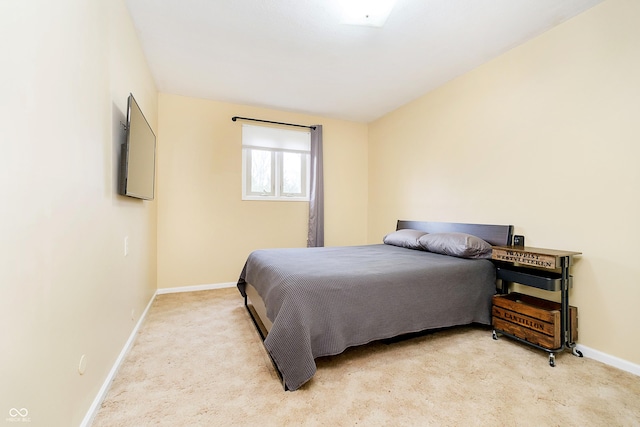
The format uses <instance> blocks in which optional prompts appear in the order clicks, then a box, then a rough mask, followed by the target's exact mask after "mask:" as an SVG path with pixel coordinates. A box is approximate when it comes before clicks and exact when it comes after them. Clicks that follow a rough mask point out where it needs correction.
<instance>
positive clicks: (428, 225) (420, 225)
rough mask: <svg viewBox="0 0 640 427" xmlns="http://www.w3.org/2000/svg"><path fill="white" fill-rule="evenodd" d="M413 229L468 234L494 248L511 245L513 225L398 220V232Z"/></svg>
mask: <svg viewBox="0 0 640 427" xmlns="http://www.w3.org/2000/svg"><path fill="white" fill-rule="evenodd" d="M404 228H412V229H414V230H421V231H426V232H427V233H452V232H457V233H467V234H471V235H474V236H477V237H480V238H481V239H482V240H484V241H486V242H488V243H491V244H492V245H493V246H504V245H510V244H511V239H512V237H513V225H487V224H457V223H454V222H424V221H404V220H398V225H397V226H396V230H402V229H404Z"/></svg>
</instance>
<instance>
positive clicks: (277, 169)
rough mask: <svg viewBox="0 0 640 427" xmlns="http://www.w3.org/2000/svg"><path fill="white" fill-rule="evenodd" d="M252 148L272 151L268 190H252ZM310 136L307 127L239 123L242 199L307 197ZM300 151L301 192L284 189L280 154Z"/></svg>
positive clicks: (301, 198) (305, 199)
mask: <svg viewBox="0 0 640 427" xmlns="http://www.w3.org/2000/svg"><path fill="white" fill-rule="evenodd" d="M253 150H261V151H268V152H271V154H272V155H271V183H272V188H271V189H270V191H267V192H261V193H257V192H252V191H251V188H250V187H251V167H252V161H251V155H252V152H253ZM310 151H311V136H310V132H309V131H306V132H305V131H290V130H284V129H279V128H273V127H264V126H253V125H243V126H242V200H262V201H289V202H291V201H300V202H308V201H309V192H310V186H309V181H310V177H309V171H310V166H311V154H310ZM284 153H299V154H302V156H301V163H302V164H301V165H300V175H301V176H300V181H301V182H300V183H301V189H302V191H301V192H300V193H293V194H291V193H284V191H283V179H282V175H283V154H284Z"/></svg>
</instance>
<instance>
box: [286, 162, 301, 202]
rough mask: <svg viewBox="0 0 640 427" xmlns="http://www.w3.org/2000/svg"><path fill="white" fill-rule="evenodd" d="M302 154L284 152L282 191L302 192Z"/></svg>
mask: <svg viewBox="0 0 640 427" xmlns="http://www.w3.org/2000/svg"><path fill="white" fill-rule="evenodd" d="M301 177H302V154H300V153H286V152H285V153H282V193H284V194H300V193H302V180H301Z"/></svg>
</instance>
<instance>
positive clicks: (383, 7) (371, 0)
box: [341, 0, 397, 27]
mask: <svg viewBox="0 0 640 427" xmlns="http://www.w3.org/2000/svg"><path fill="white" fill-rule="evenodd" d="M396 2H397V0H348V1H347V0H342V2H341V3H342V23H343V24H349V25H365V26H369V27H382V26H383V25H384V23H385V22H386V21H387V18H388V17H389V14H390V13H391V11H392V10H393V7H394V6H395V4H396Z"/></svg>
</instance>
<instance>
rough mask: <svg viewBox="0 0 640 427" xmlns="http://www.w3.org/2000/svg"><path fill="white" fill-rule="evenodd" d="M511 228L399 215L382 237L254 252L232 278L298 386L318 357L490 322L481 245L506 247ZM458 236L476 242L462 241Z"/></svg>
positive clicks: (491, 271) (489, 277)
mask: <svg viewBox="0 0 640 427" xmlns="http://www.w3.org/2000/svg"><path fill="white" fill-rule="evenodd" d="M512 234H513V226H511V225H484V224H458V223H443V222H421V221H403V220H400V221H398V223H397V226H396V231H395V232H391V233H389V234H388V235H387V236H385V237H384V243H381V244H375V245H363V246H345V247H322V248H295V249H266V250H257V251H254V252H252V253H251V254H250V255H249V257H248V258H247V261H246V263H245V265H244V268H243V269H242V272H241V274H240V277H239V279H238V283H237V286H238V290H239V291H240V294H241V295H242V296H243V297H244V302H245V306H246V308H247V311H248V313H249V315H250V316H251V318H252V320H253V321H254V323H255V325H256V327H257V329H258V332H259V333H260V335H261V337H262V339H263V343H264V346H265V348H266V349H267V351H268V353H269V355H270V357H271V359H272V361H273V363H274V366H275V367H276V369H277V371H278V373H279V374H280V377H281V379H282V381H283V385H284V388H285V390H296V389H298V388H300V387H301V386H303V385H304V384H305V383H306V382H307V381H309V380H310V379H311V378H312V377H313V375H314V374H315V372H316V365H315V359H316V358H318V357H323V356H330V355H335V354H339V353H342V352H343V351H344V350H345V349H347V348H348V347H352V346H357V345H363V344H366V343H369V342H372V341H376V340H382V339H389V338H393V337H397V336H401V335H404V334H409V333H415V332H420V331H424V330H429V329H438V328H444V327H450V326H457V325H466V324H471V323H478V324H483V325H489V324H491V298H492V296H493V295H494V294H495V292H496V285H495V280H496V277H495V267H494V265H493V263H492V262H491V261H490V260H489V259H486V258H487V256H486V250H487V248H486V247H487V246H488V247H489V253H490V247H491V245H508V244H510V243H511V239H512ZM461 238H462V239H466V240H464V241H465V242H466V243H469V242H471V243H472V244H467V245H466V246H465V247H464V248H463V249H460V245H459V243H460V242H459V239H461ZM451 239H453V242H454V243H455V244H452V243H451V242H452V240H451ZM470 239H471V240H470ZM434 242H435V243H434ZM443 242H444V243H443ZM477 246H480V249H481V250H482V251H483V253H481V254H480V252H479V251H480V249H479V248H478V247H477ZM452 248H453V249H452ZM452 250H453V252H452ZM460 251H462V252H460ZM489 257H490V255H489Z"/></svg>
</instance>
